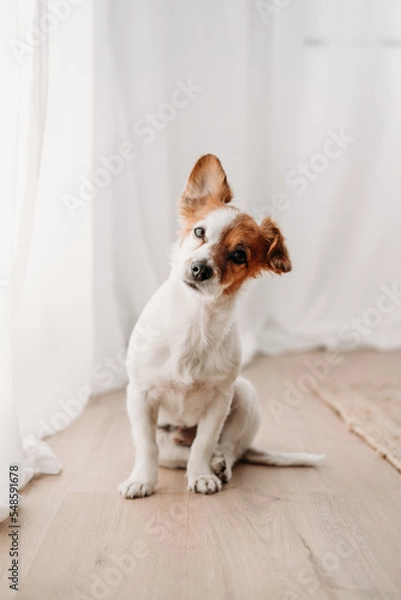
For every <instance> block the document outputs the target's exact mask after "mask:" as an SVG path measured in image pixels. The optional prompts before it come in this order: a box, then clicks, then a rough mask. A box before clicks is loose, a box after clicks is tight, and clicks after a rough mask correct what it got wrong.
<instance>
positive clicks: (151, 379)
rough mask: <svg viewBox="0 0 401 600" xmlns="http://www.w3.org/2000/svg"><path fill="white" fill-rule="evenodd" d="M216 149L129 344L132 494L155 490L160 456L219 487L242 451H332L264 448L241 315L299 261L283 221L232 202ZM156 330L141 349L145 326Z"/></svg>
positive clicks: (273, 456) (199, 171) (183, 209)
mask: <svg viewBox="0 0 401 600" xmlns="http://www.w3.org/2000/svg"><path fill="white" fill-rule="evenodd" d="M231 198H232V192H231V189H230V187H229V185H228V183H227V177H226V174H225V172H224V170H223V168H222V166H221V163H220V161H219V160H218V158H216V156H213V155H212V154H207V155H206V156H202V157H201V158H200V159H199V160H198V162H197V163H196V164H195V166H194V168H193V170H192V172H191V175H190V177H189V179H188V182H187V185H186V187H185V190H184V192H183V194H182V196H181V198H180V201H179V222H180V231H179V239H178V241H177V242H176V244H175V246H174V248H173V255H172V268H171V274H170V277H169V279H168V280H167V281H166V282H165V283H164V284H163V285H162V286H161V287H160V288H159V289H158V290H157V292H156V293H155V294H154V296H153V297H152V298H151V300H150V301H149V302H148V304H147V306H146V307H145V309H144V311H143V313H142V315H141V317H140V318H139V320H138V323H137V325H136V327H135V328H134V331H133V334H132V337H131V342H130V347H129V350H128V359H127V369H128V376H129V385H128V390H127V408H128V414H129V418H130V421H131V426H132V434H133V439H134V444H135V449H136V456H135V465H134V468H133V470H132V473H131V475H130V476H129V477H128V479H127V480H126V481H124V482H123V483H122V484H121V485H120V486H119V491H120V493H121V495H122V496H123V497H125V498H142V497H144V496H149V495H150V494H153V492H154V490H155V486H156V482H157V474H158V465H159V464H160V465H162V466H164V467H170V468H186V469H187V481H188V490H191V491H194V492H198V493H200V494H214V493H215V492H219V491H220V490H221V488H222V483H225V482H228V481H229V480H230V479H231V475H232V467H233V465H234V463H236V462H237V461H239V460H242V461H246V462H252V463H258V464H264V465H277V466H295V465H297V466H314V465H316V464H317V463H319V462H320V461H321V460H322V458H323V455H319V454H305V453H286V452H275V451H267V450H266V451H263V450H256V449H254V448H252V447H251V443H252V440H253V438H254V436H255V433H256V430H257V429H258V426H259V424H260V420H261V417H260V410H259V406H258V399H257V394H256V391H255V389H254V387H253V386H252V384H251V383H250V382H249V381H248V380H247V379H244V378H243V377H239V376H238V373H239V369H240V343H239V338H238V333H237V328H236V325H235V320H234V308H235V304H236V299H237V297H238V291H239V290H240V288H241V286H242V285H243V283H244V282H245V281H246V280H248V279H249V278H251V277H257V276H258V275H260V274H262V273H263V272H264V271H270V272H272V273H277V274H279V275H280V274H281V273H288V271H290V270H291V261H290V257H289V254H288V251H287V248H286V245H285V240H284V238H283V236H282V234H281V232H280V230H279V229H278V227H277V225H276V224H275V223H274V222H273V221H272V220H271V219H270V218H265V219H264V220H263V221H262V222H261V224H260V225H259V224H257V223H256V222H255V220H254V219H253V218H252V217H251V216H249V215H247V214H245V213H242V212H241V211H240V210H239V209H238V208H236V207H234V206H231V205H230V201H231ZM147 327H151V329H152V331H153V332H156V333H155V336H154V339H152V340H151V341H149V343H148V344H147V345H145V347H144V346H143V344H142V345H141V347H140V348H138V344H137V343H134V339H135V335H136V334H137V332H138V329H139V331H143V330H144V328H147Z"/></svg>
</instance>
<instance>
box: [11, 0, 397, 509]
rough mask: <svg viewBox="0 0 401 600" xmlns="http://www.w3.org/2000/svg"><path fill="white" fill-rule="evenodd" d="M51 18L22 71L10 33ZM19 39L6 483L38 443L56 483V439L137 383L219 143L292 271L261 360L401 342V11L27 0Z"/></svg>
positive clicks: (34, 464)
mask: <svg viewBox="0 0 401 600" xmlns="http://www.w3.org/2000/svg"><path fill="white" fill-rule="evenodd" d="M60 6H62V7H64V8H61V9H60ZM21 7H22V8H21ZM57 11H58V12H57ZM60 11H61V12H60ZM63 11H64V12H63ZM44 15H47V17H44ZM49 15H50V16H49ZM41 19H42V20H41ZM30 20H36V23H37V24H39V25H38V26H39V31H41V33H42V34H43V35H42V36H41V41H40V42H39V43H38V44H36V45H32V43H31V51H29V50H27V49H26V48H25V50H26V52H25V53H24V55H23V56H20V57H19V58H20V59H21V61H22V64H20V62H19V61H18V60H17V58H18V51H16V49H15V44H14V46H13V45H12V44H11V45H10V42H11V41H12V40H13V39H17V40H26V39H27V38H26V24H27V22H29V21H30ZM1 27H2V30H3V31H2V33H3V38H4V44H3V46H2V52H3V54H4V56H3V58H4V62H5V65H6V67H7V71H6V72H5V78H6V79H7V82H8V83H7V86H6V85H5V94H3V96H2V98H1V101H2V105H1V112H0V119H1V123H2V125H4V128H5V131H6V132H7V133H8V135H7V136H6V138H3V139H2V140H1V144H2V145H3V148H2V149H3V151H4V155H5V158H4V160H3V163H2V164H3V165H4V166H5V169H4V171H5V178H4V180H3V186H4V192H5V193H4V195H3V201H2V202H4V204H5V206H4V214H6V212H8V213H9V216H10V218H11V219H12V220H11V223H10V224H9V225H4V223H6V221H5V220H4V221H3V220H2V221H1V224H0V226H1V227H2V229H3V228H4V232H2V233H4V236H3V239H2V246H3V245H4V252H3V248H2V257H1V269H2V271H1V272H0V279H1V282H2V283H3V288H7V287H8V288H9V287H10V286H7V285H6V284H7V282H9V281H11V282H12V285H11V292H12V296H11V307H12V319H11V321H10V320H8V329H9V330H10V332H11V333H10V335H11V337H12V348H13V356H12V364H13V369H12V374H13V377H12V381H11V378H10V373H11V369H10V366H9V364H10V362H11V359H10V352H9V349H8V351H7V346H6V344H7V340H9V338H8V337H7V336H6V335H4V332H2V337H1V344H2V346H1V350H2V352H3V355H4V356H2V358H4V360H2V365H1V371H0V374H1V375H2V381H3V383H2V384H1V385H2V387H1V391H2V400H3V402H4V409H3V408H2V411H3V412H2V419H1V425H2V433H1V434H2V437H1V442H2V443H4V447H5V448H7V449H8V451H7V452H5V451H4V452H1V457H2V460H3V464H2V468H3V473H2V475H4V473H5V471H6V469H7V468H8V464H9V463H10V462H11V461H17V462H22V461H23V458H22V457H23V445H25V464H27V465H28V466H29V467H30V469H31V470H30V471H29V472H28V476H29V475H30V474H32V473H33V472H34V471H38V470H47V471H51V472H57V471H58V470H59V468H60V467H59V465H58V462H57V459H56V458H55V457H54V456H53V455H52V454H51V452H50V450H49V448H48V447H46V446H44V445H41V444H40V442H39V441H38V440H39V439H40V438H42V437H44V436H46V435H49V434H51V433H53V432H54V431H57V430H59V429H61V428H63V427H66V426H67V425H68V424H69V423H70V422H71V421H72V420H73V419H74V418H75V417H76V416H77V414H79V412H80V411H81V410H82V408H83V407H84V405H85V403H86V401H87V399H88V397H89V396H90V395H91V394H94V393H100V392H102V391H105V390H108V389H112V388H117V387H119V386H121V385H123V384H124V382H125V372H124V353H125V348H126V344H127V341H128V337H129V334H130V332H131V329H132V327H133V325H134V324H135V321H136V319H137V317H138V315H139V313H140V311H141V309H142V308H143V306H144V304H145V303H146V300H147V299H148V298H149V296H150V295H151V294H152V292H153V291H154V290H155V289H156V288H157V286H158V285H159V284H160V283H161V282H162V281H163V280H164V279H165V278H166V276H167V274H168V270H169V268H168V255H169V248H170V246H171V243H172V241H173V239H174V236H175V203H176V199H177V198H178V196H179V194H180V192H181V190H182V188H183V185H184V183H185V180H186V177H187V175H188V173H189V171H190V169H191V167H192V165H193V163H194V162H195V160H196V159H197V158H198V157H199V156H200V155H201V154H203V153H206V152H213V153H215V154H217V155H218V156H219V157H220V159H221V160H222V163H223V166H224V167H225V169H226V171H227V174H228V178H229V181H230V183H231V185H232V187H233V189H234V192H235V196H236V202H237V203H238V205H239V206H241V207H242V208H243V209H244V210H247V211H249V212H251V214H253V215H254V216H255V217H258V218H259V217H262V216H263V215H265V214H271V215H273V216H274V217H275V218H276V220H277V221H278V222H279V224H280V226H281V227H282V229H283V231H284V234H285V235H286V237H287V240H288V244H289V248H290V252H291V255H292V259H293V265H294V270H293V272H292V273H291V274H289V275H285V276H284V277H282V278H278V277H276V278H269V277H267V278H265V279H264V280H261V281H259V282H257V283H255V284H254V285H253V286H252V289H251V290H250V291H249V292H248V293H247V294H245V295H244V298H243V300H242V303H241V307H240V310H239V317H240V323H241V331H242V341H243V347H244V359H245V360H249V359H250V358H251V357H252V356H253V354H254V353H255V352H257V351H263V352H266V353H277V352H283V351H291V350H303V349H306V348H310V347H316V346H327V347H336V348H340V349H348V348H354V347H357V346H361V345H369V346H372V347H374V348H378V349H381V350H389V349H392V348H396V347H400V346H401V301H400V300H399V299H398V300H397V298H398V296H397V285H398V289H401V277H400V269H399V264H400V258H401V237H400V233H399V232H400V222H401V203H400V201H399V190H400V184H401V172H400V169H399V167H398V163H399V156H400V150H401V136H400V133H401V131H400V123H401V102H400V100H401V97H400V96H401V84H400V79H399V73H400V68H401V31H400V28H401V6H400V4H399V3H398V2H396V1H395V0H385V1H384V2H381V3H380V4H379V3H377V2H373V0H369V1H364V2H362V0H360V1H356V0H355V1H354V2H352V3H348V2H345V0H342V1H340V2H339V1H334V0H325V1H324V2H321V1H317V0H297V1H296V2H295V1H294V2H291V1H288V2H287V1H282V0H280V1H279V0H275V1H273V0H272V1H268V0H265V1H264V0H259V1H255V2H248V1H245V0H236V1H234V2H233V1H232V0H230V1H229V0H223V1H221V2H214V1H213V0H205V1H203V2H197V1H195V0H190V1H188V2H177V1H175V0H154V1H152V2H151V3H150V2H149V3H145V2H140V1H139V0H138V1H128V0H113V1H111V0H96V2H93V0H64V2H57V3H56V2H51V0H49V1H46V0H42V1H39V0H26V2H25V3H24V2H23V3H18V4H16V5H15V7H13V8H11V9H10V10H9V13H8V16H7V19H6V20H2V25H1ZM32 39H33V38H32ZM32 39H31V42H32ZM35 39H36V38H35ZM28 46H29V43H28ZM17 47H18V45H17ZM16 53H17V57H16ZM20 53H21V52H20ZM16 98H18V101H16ZM10 207H11V209H10ZM2 210H3V206H2ZM2 216H3V213H2ZM12 264H13V265H14V266H13V269H12V267H11V265H12ZM383 290H385V291H383ZM386 290H387V291H386ZM394 290H395V291H394ZM383 294H384V295H385V299H384V301H382V300H381V298H382V296H383ZM386 294H387V295H386ZM391 294H392V296H391ZM7 295H8V297H10V295H9V294H3V299H4V298H5V297H6V296H7ZM386 298H387V299H386ZM397 301H398V303H399V304H400V306H399V305H398V304H397ZM3 304H4V303H3ZM381 307H382V308H383V310H382V308H381ZM1 315H2V316H1V318H2V323H3V324H4V327H5V324H6V319H5V309H4V306H3V307H2V313H1ZM362 331H363V333H362ZM143 335H144V336H146V332H143ZM6 359H7V360H8V361H9V363H8V366H7V363H6V362H5V361H6ZM3 481H5V479H4V478H3ZM5 493H6V488H5V487H4V490H3V491H2V497H1V504H2V505H3V506H5V502H6V501H5Z"/></svg>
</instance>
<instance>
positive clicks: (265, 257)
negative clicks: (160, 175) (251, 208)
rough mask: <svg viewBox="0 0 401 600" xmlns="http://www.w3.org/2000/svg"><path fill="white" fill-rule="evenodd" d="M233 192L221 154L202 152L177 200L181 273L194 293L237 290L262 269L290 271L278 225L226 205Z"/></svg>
mask: <svg viewBox="0 0 401 600" xmlns="http://www.w3.org/2000/svg"><path fill="white" fill-rule="evenodd" d="M231 199H232V192H231V189H230V186H229V185H228V183H227V177H226V174H225V172H224V170H223V167H222V166H221V163H220V161H219V159H218V158H217V157H216V156H214V155H213V154H207V155H205V156H202V157H201V158H200V159H199V160H198V162H197V163H196V164H195V166H194V168H193V169H192V172H191V174H190V176H189V179H188V182H187V185H186V187H185V190H184V192H183V194H182V196H181V198H180V201H179V222H180V227H181V229H180V240H179V244H178V246H177V251H176V255H175V260H174V267H175V269H176V270H177V272H178V274H179V277H180V278H181V279H182V281H184V282H185V283H186V284H187V285H188V286H189V287H190V288H192V289H193V290H194V292H196V293H201V294H205V295H208V296H209V295H210V296H214V297H216V296H219V295H221V294H224V295H230V294H233V293H235V292H236V291H237V290H239V288H240V287H241V285H242V284H243V283H244V281H245V280H247V279H249V278H250V277H257V276H258V275H260V274H262V273H263V272H264V271H271V272H273V273H278V274H281V273H288V271H290V270H291V261H290V257H289V254H288V251H287V248H286V245H285V241H284V238H283V236H282V234H281V232H280V230H279V228H278V227H277V225H276V224H275V223H274V222H273V221H272V220H271V219H270V218H266V219H264V220H263V221H262V223H260V224H258V223H256V221H255V220H254V219H253V218H252V217H251V216H250V215H247V214H245V213H242V212H241V211H240V210H239V209H238V208H235V207H234V206H231V205H230V201H231Z"/></svg>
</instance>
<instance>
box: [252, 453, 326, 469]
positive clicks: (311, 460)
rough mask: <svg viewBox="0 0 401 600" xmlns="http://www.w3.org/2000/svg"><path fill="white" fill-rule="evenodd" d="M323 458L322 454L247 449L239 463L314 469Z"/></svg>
mask: <svg viewBox="0 0 401 600" xmlns="http://www.w3.org/2000/svg"><path fill="white" fill-rule="evenodd" d="M324 458H325V455H324V454H308V453H306V452H278V451H276V450H259V449H258V448H248V450H246V451H245V453H244V454H243V455H242V457H241V461H243V462H247V463H253V464H255V465H271V466H276V467H315V466H316V465H318V464H319V463H321V462H322V460H323V459H324Z"/></svg>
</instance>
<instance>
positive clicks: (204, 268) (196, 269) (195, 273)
mask: <svg viewBox="0 0 401 600" xmlns="http://www.w3.org/2000/svg"><path fill="white" fill-rule="evenodd" d="M191 269H192V277H193V278H194V279H195V281H205V280H206V279H210V278H211V276H212V275H213V269H212V267H210V266H209V265H208V264H207V263H205V262H203V261H201V260H196V261H195V262H193V263H192V265H191Z"/></svg>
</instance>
